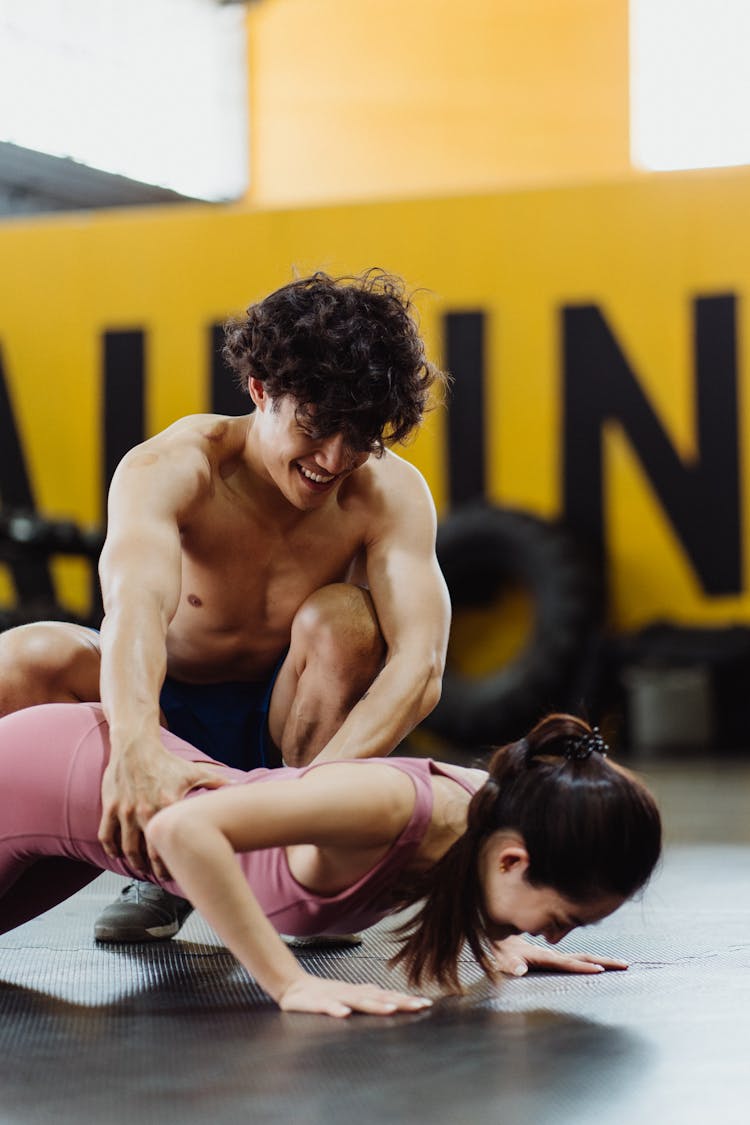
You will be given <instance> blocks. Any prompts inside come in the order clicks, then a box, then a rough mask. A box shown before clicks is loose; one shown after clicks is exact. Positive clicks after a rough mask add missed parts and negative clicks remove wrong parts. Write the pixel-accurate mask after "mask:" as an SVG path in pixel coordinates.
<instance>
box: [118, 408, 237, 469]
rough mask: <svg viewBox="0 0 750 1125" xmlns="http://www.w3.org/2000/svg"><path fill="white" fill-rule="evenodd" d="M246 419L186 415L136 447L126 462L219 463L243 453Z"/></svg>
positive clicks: (216, 415) (219, 415)
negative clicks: (193, 461)
mask: <svg viewBox="0 0 750 1125" xmlns="http://www.w3.org/2000/svg"><path fill="white" fill-rule="evenodd" d="M247 429H248V418H247V417H246V416H245V417H239V418H234V417H227V416H225V415H222V414H189V415H186V416H185V417H183V418H178V419H177V421H175V422H172V424H171V425H169V426H167V427H166V429H164V430H160V431H159V433H157V434H154V436H153V437H150V438H148V439H147V440H146V441H144V442H143V443H142V444H141V445H137V446H135V447H134V448H133V449H132V450H131V451H130V453H129V454H128V455H127V457H126V460H129V461H130V462H137V461H139V460H142V459H143V458H144V457H145V458H150V459H153V458H154V457H159V458H162V457H168V458H169V459H170V460H171V461H173V462H179V461H182V460H187V461H190V460H192V459H193V458H195V457H201V458H204V459H207V460H208V461H211V462H214V461H222V460H225V459H226V458H229V457H234V456H237V455H238V454H239V453H241V452H242V450H243V448H244V445H245V441H246V440H247Z"/></svg>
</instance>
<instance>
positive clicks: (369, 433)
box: [222, 269, 446, 454]
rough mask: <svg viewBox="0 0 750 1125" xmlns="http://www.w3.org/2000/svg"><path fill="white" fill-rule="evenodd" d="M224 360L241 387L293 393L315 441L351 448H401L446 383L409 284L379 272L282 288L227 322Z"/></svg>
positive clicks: (320, 277)
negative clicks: (256, 383)
mask: <svg viewBox="0 0 750 1125" xmlns="http://www.w3.org/2000/svg"><path fill="white" fill-rule="evenodd" d="M222 354H223V356H224V359H225V361H226V362H227V364H228V365H229V367H230V368H231V369H232V371H233V372H234V373H235V377H236V379H237V382H238V384H239V386H240V387H241V388H242V389H243V390H247V383H248V379H250V378H251V377H255V378H256V379H259V380H261V382H263V383H264V385H265V388H266V391H267V393H268V394H269V396H270V397H271V399H280V398H282V397H283V396H284V395H289V396H291V398H292V399H293V400H294V402H295V404H296V415H297V421H298V423H299V424H300V425H302V426H303V427H304V428H305V429H306V430H307V431H308V432H309V433H311V434H313V435H314V436H315V437H329V436H330V435H332V434H338V433H341V434H343V436H344V439H345V441H346V444H347V445H348V446H349V447H350V448H351V449H353V450H357V451H365V450H366V451H367V452H374V453H376V454H381V453H382V452H383V449H384V448H385V446H386V445H392V444H393V443H395V442H403V441H404V440H405V439H406V438H407V437H408V436H409V435H410V434H411V433H412V431H413V430H414V429H415V428H416V427H417V426H418V425H419V423H420V422H421V420H422V417H423V415H424V412H425V410H426V409H427V403H428V398H429V391H430V387H431V386H432V385H433V383H438V384H441V383H442V384H444V383H445V382H446V376H445V375H444V374H443V373H442V372H441V371H440V370H439V369H438V368H437V367H435V366H434V365H433V364H431V363H429V362H428V360H427V358H426V356H425V349H424V343H423V342H422V339H421V337H420V335H419V331H418V328H417V323H416V319H415V315H414V308H413V305H412V301H411V298H410V297H409V295H408V294H407V293H406V291H405V287H404V283H403V281H402V280H401V279H400V278H397V277H394V276H393V275H391V274H388V273H386V272H385V271H384V270H380V269H370V270H367V271H366V272H365V273H364V274H361V275H360V276H358V277H330V276H329V275H328V274H326V273H323V272H317V273H314V274H312V275H311V276H310V277H303V278H300V279H298V280H296V281H292V282H290V283H289V284H288V285H284V286H283V287H282V288H281V289H277V290H276V291H275V292H273V293H271V294H270V295H269V296H267V297H265V298H264V299H263V300H262V301H259V302H258V303H257V304H254V305H251V306H250V308H249V309H248V310H247V313H246V315H245V316H244V317H242V318H239V319H236V320H230V321H229V322H228V323H227V324H226V325H225V344H224V348H223V352H222Z"/></svg>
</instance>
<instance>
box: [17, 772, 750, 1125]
mask: <svg viewBox="0 0 750 1125" xmlns="http://www.w3.org/2000/svg"><path fill="white" fill-rule="evenodd" d="M635 765H636V766H637V767H639V768H640V769H641V772H642V773H643V774H644V775H645V776H646V778H647V780H648V781H649V782H650V783H651V785H652V787H653V789H654V790H655V792H656V794H657V796H658V797H659V799H660V801H661V805H662V810H663V813H664V818H665V826H666V832H667V848H666V852H665V857H664V861H663V864H662V867H661V869H660V871H659V872H658V874H657V876H656V877H655V879H654V880H653V882H652V884H651V886H650V887H649V889H648V890H647V892H646V894H645V895H644V896H643V898H642V899H641V900H640V901H638V902H634V903H630V904H628V905H627V906H626V907H624V908H623V909H622V910H621V911H619V912H618V913H617V914H616V915H614V916H613V917H612V918H609V919H607V920H606V921H605V922H603V923H601V924H600V925H599V926H597V927H595V928H592V929H591V930H588V931H582V932H581V933H579V934H578V935H573V936H572V937H571V938H568V939H567V941H566V944H567V945H568V946H569V947H570V948H585V949H590V950H592V951H597V952H601V953H602V954H604V953H611V954H613V955H618V956H624V957H626V958H628V959H629V960H630V962H631V967H630V969H629V970H628V971H627V972H624V973H607V974H603V975H602V976H597V977H570V976H557V975H553V974H543V975H542V974H540V975H534V976H530V977H527V978H525V979H519V980H515V979H513V980H511V979H508V980H504V981H503V983H502V984H501V985H499V986H490V985H489V984H485V983H483V982H481V981H480V980H479V977H478V974H477V972H476V970H475V969H474V967H473V966H472V964H471V962H470V961H469V960H468V959H467V961H466V965H465V981H466V983H467V985H468V992H467V995H466V996H464V997H463V998H450V999H443V1000H440V1001H439V1002H438V1003H436V1005H435V1007H434V1008H433V1009H431V1010H430V1011H429V1012H426V1013H422V1014H419V1015H417V1016H402V1017H398V1018H388V1019H376V1018H374V1017H366V1016H355V1017H352V1018H351V1019H350V1020H346V1021H334V1020H331V1019H326V1018H324V1017H317V1016H304V1015H289V1014H285V1013H281V1012H279V1011H278V1010H276V1009H275V1008H274V1007H273V1006H272V1005H271V1004H270V1003H269V1001H268V1000H267V999H266V998H265V997H264V995H263V994H262V993H261V992H260V991H259V990H258V989H257V988H256V987H255V986H254V984H253V983H252V981H251V980H250V979H249V978H248V977H247V976H246V974H245V973H244V972H243V971H242V970H241V969H239V968H238V967H237V964H236V962H234V960H233V959H232V957H231V956H230V955H229V954H227V953H226V952H225V950H224V949H223V948H222V947H221V946H220V945H219V944H218V943H217V941H216V939H215V937H214V936H213V934H212V933H211V931H210V930H209V929H208V927H207V926H206V925H205V923H204V922H203V921H202V920H201V919H200V918H198V917H196V916H195V915H194V916H193V917H192V918H191V919H190V921H189V922H188V923H187V925H186V926H185V927H184V929H183V931H182V932H181V934H180V936H179V938H178V939H177V940H174V941H172V942H165V943H159V944H156V945H152V946H138V947H126V946H117V947H110V948H107V947H97V946H96V944H95V943H94V941H93V938H92V936H91V933H92V924H93V920H94V918H95V916H96V914H97V912H98V911H99V910H100V909H101V907H102V906H104V905H105V904H106V903H107V902H108V901H109V900H110V899H111V897H112V896H113V894H114V893H116V891H117V890H118V889H119V885H120V882H121V881H120V880H119V879H117V878H116V877H115V876H110V875H104V876H102V877H101V878H100V879H98V880H97V881H96V882H95V883H93V884H92V885H91V886H90V887H88V888H87V889H86V890H84V891H82V892H81V893H80V894H79V895H77V896H76V897H75V898H73V899H70V900H69V901H68V902H67V903H64V904H62V905H61V906H59V907H57V908H56V909H55V910H53V911H50V912H49V913H48V914H46V915H44V916H43V917H41V918H39V919H36V920H35V921H34V922H31V923H29V924H28V925H26V926H24V927H21V928H19V929H17V930H15V931H13V932H12V933H10V934H6V935H5V936H4V937H3V938H0V982H1V983H0V1122H2V1123H3V1125H5V1123H12V1125H37V1123H39V1125H41V1123H42V1122H44V1123H46V1122H50V1121H53V1120H54V1121H55V1122H56V1123H57V1125H67V1123H68V1122H70V1123H74V1122H75V1123H88V1122H92V1123H94V1122H95V1123H97V1125H98V1123H101V1122H107V1123H110V1122H111V1123H113V1125H119V1123H120V1122H122V1123H123V1125H125V1123H127V1125H151V1123H152V1122H153V1123H154V1125H156V1123H157V1122H158V1123H159V1125H169V1123H170V1122H172V1121H174V1122H180V1123H182V1125H192V1123H193V1122H195V1123H198V1122H200V1123H201V1125H203V1123H205V1122H212V1123H214V1122H216V1123H220V1125H221V1123H235V1122H236V1123H238V1125H239V1123H240V1122H242V1123H243V1125H246V1123H247V1122H258V1123H266V1122H268V1123H272V1122H273V1123H275V1122H278V1123H283V1125H289V1123H292V1122H294V1123H300V1125H308V1123H309V1125H318V1123H320V1125H338V1123H341V1125H344V1123H346V1125H351V1123H352V1122H356V1123H357V1125H370V1123H373V1125H374V1123H376V1122H377V1123H394V1125H412V1123H413V1125H417V1123H419V1125H422V1123H443V1122H445V1123H456V1122H460V1121H466V1122H469V1123H471V1125H499V1123H502V1125H544V1123H546V1122H552V1121H554V1122H555V1125H561V1123H566V1122H571V1123H572V1122H576V1123H577V1125H586V1123H588V1122H594V1121H596V1122H605V1123H606V1125H617V1123H619V1122H623V1123H624V1122H628V1125H632V1122H633V1121H637V1120H639V1119H640V1120H642V1121H644V1122H654V1121H658V1122H659V1123H660V1125H669V1123H675V1125H677V1123H679V1125H686V1123H691V1122H699V1121H700V1122H703V1121H707V1120H712V1121H721V1122H722V1123H724V1125H732V1123H737V1125H739V1123H743V1125H744V1123H746V1122H747V1121H748V1119H749V1118H750V1110H748V1104H750V1065H749V1064H748V1047H749V1045H750V815H749V814H750V761H749V760H748V759H742V760H741V759H738V758H734V759H728V760H717V761H715V762H711V763H708V762H700V761H692V762H684V761H683V762H679V761H675V760H672V761H667V762H661V763H659V764H658V765H657V764H655V763H637V762H636V763H635ZM387 930H388V927H386V926H384V925H381V926H378V927H375V928H374V929H372V930H370V931H368V932H367V934H366V935H365V942H364V945H363V946H362V948H361V949H359V950H348V951H344V952H335V953H334V952H320V953H317V954H312V953H308V954H306V955H305V957H304V960H305V962H306V964H307V965H308V966H309V967H310V968H311V969H312V970H313V971H317V970H320V971H321V972H327V973H336V974H338V975H341V976H343V977H347V978H350V979H353V980H364V979H374V980H377V981H382V982H385V981H386V979H389V976H388V970H387V968H386V960H387V957H388V942H387ZM390 979H392V977H391V978H390Z"/></svg>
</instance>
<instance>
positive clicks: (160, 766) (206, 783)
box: [99, 740, 227, 879]
mask: <svg viewBox="0 0 750 1125" xmlns="http://www.w3.org/2000/svg"><path fill="white" fill-rule="evenodd" d="M226 784H227V781H226V779H225V778H223V777H219V776H218V775H217V774H216V773H214V772H213V771H212V769H211V767H210V766H206V765H204V764H203V763H202V762H186V761H184V760H183V759H182V758H178V757H176V756H175V755H173V754H170V753H168V752H167V751H166V750H165V749H164V747H163V746H162V744H161V742H159V741H158V740H155V741H154V742H153V743H150V742H145V741H143V742H141V744H140V745H139V746H138V748H137V749H136V748H134V747H131V748H130V749H129V750H126V751H124V752H123V753H121V754H116V755H113V756H112V757H111V758H110V762H109V765H108V766H107V768H106V770H105V771H104V776H103V778H102V819H101V823H100V824H99V840H100V842H101V844H102V847H103V848H104V850H105V852H106V853H107V855H108V856H110V858H112V859H117V858H118V857H120V856H124V858H125V859H126V860H127V862H128V863H129V865H130V866H131V867H132V869H133V870H134V871H136V872H138V873H140V874H143V875H145V874H146V872H147V871H148V868H149V864H150V865H151V869H152V870H153V872H154V874H155V875H157V876H158V877H159V878H160V879H168V878H169V872H168V871H167V869H166V867H165V866H164V864H163V863H162V862H161V860H160V859H159V856H158V855H157V854H156V853H155V852H151V851H150V850H149V849H148V847H147V844H146V841H145V838H144V835H143V829H144V828H145V827H146V825H147V824H148V822H149V820H150V819H151V817H152V816H153V815H154V813H156V812H158V811H159V809H162V808H164V807H165V806H166V805H171V804H173V803H174V802H175V801H179V800H180V799H181V798H182V797H184V796H185V794H186V793H187V792H188V791H189V790H190V789H194V788H196V787H197V786H201V787H203V788H206V789H217V788H219V787H220V786H222V785H226Z"/></svg>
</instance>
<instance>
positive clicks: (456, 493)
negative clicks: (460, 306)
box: [445, 312, 485, 508]
mask: <svg viewBox="0 0 750 1125" xmlns="http://www.w3.org/2000/svg"><path fill="white" fill-rule="evenodd" d="M445 361H446V367H447V368H448V371H449V372H450V373H451V375H452V376H453V380H454V381H453V387H452V390H451V396H450V403H449V410H448V462H449V475H448V484H449V490H450V502H451V507H453V508H457V507H458V506H459V505H461V504H467V503H471V501H473V500H481V499H482V498H483V497H484V493H485V440H484V428H485V419H484V313H481V312H460V313H459V312H455V313H447V314H446V316H445Z"/></svg>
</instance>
